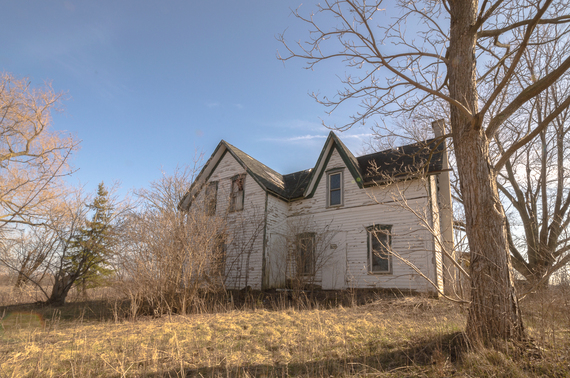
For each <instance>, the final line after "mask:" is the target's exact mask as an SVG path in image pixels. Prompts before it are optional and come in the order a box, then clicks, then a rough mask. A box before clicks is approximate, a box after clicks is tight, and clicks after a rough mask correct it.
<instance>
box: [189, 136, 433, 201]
mask: <svg viewBox="0 0 570 378" xmlns="http://www.w3.org/2000/svg"><path fill="white" fill-rule="evenodd" d="M331 137H332V138H333V142H334V143H335V144H336V147H337V148H338V149H339V152H340V153H341V155H344V156H345V157H346V158H348V159H349V160H350V164H351V165H352V167H353V168H351V169H353V170H356V171H357V172H356V173H355V172H351V173H352V174H353V175H354V174H357V175H358V174H360V175H361V176H362V178H363V179H364V184H374V183H376V184H382V183H383V182H386V181H387V179H389V178H396V179H405V178H409V177H412V176H413V175H415V174H417V173H418V172H421V173H423V174H425V173H432V172H438V171H441V169H442V168H441V167H442V156H443V154H442V153H443V143H442V142H437V141H436V140H434V139H431V140H427V141H425V142H421V143H415V144H410V145H407V146H402V147H398V148H396V149H391V150H386V151H381V152H376V153H373V154H369V155H364V156H360V157H354V155H353V154H352V153H351V152H350V150H349V149H348V148H347V147H346V146H345V145H344V143H342V142H341V141H340V139H338V138H337V137H336V136H335V135H334V134H333V133H331ZM220 145H225V146H226V148H227V150H228V151H229V152H230V153H231V154H232V155H234V157H235V158H236V159H237V160H238V161H239V162H240V164H242V165H243V166H244V168H245V169H246V170H247V172H248V173H249V174H250V175H251V176H252V177H253V179H254V180H256V181H257V182H258V183H259V184H260V185H261V186H262V187H263V188H264V189H265V190H267V191H268V192H271V193H272V194H274V195H277V196H278V197H281V198H283V199H284V200H294V199H297V198H302V197H303V196H304V195H305V190H306V188H307V186H308V185H309V182H310V180H311V179H312V173H313V171H314V169H313V168H312V169H307V170H304V171H299V172H294V173H290V174H288V175H281V174H280V173H278V172H276V171H274V170H273V169H271V168H269V167H268V166H266V165H265V164H263V163H261V162H259V161H257V160H256V159H254V158H252V157H251V156H249V155H248V154H246V153H245V152H243V151H241V150H240V149H238V148H236V147H234V146H232V145H231V144H229V143H227V142H226V141H222V142H221V143H220ZM426 168H427V170H426ZM355 179H356V177H355ZM358 180H360V178H358ZM194 184H195V183H193V184H192V185H194ZM191 188H192V187H191ZM189 192H190V191H189ZM181 203H182V201H181Z"/></svg>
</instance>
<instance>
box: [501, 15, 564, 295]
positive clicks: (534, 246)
mask: <svg viewBox="0 0 570 378" xmlns="http://www.w3.org/2000/svg"><path fill="white" fill-rule="evenodd" d="M559 34H560V31H559V26H558V25H545V26H540V27H539V33H537V36H536V38H537V41H538V42H542V41H546V40H553V41H554V42H553V43H550V44H544V43H536V44H533V45H532V46H531V47H530V48H529V49H528V50H527V52H526V53H525V55H524V60H525V61H527V64H526V66H527V67H530V68H532V71H522V72H517V75H516V77H517V82H516V83H514V86H519V87H525V86H528V85H532V83H533V82H534V81H536V79H537V77H541V76H545V75H548V74H549V73H550V72H551V71H552V70H554V69H556V68H557V67H558V66H559V65H560V64H561V60H562V59H564V58H565V55H566V54H567V53H568V52H570V40H569V39H568V38H558V35H559ZM536 61H540V62H541V64H539V65H538V64H531V62H536ZM569 84H570V74H569V73H566V74H564V75H563V76H562V77H561V78H560V79H559V80H558V81H557V82H556V83H554V84H553V85H551V86H550V87H549V88H547V89H546V90H544V91H543V92H542V93H540V94H539V95H537V96H536V97H535V98H533V99H532V100H531V101H529V102H528V103H527V104H526V105H525V106H523V107H521V108H520V110H519V111H518V112H517V113H515V115H514V116H513V117H512V119H509V120H507V121H506V122H505V128H504V129H503V130H501V132H500V133H497V134H496V135H495V143H496V147H495V149H496V151H495V153H496V154H497V155H498V157H497V159H500V157H501V154H503V153H504V151H505V147H504V145H505V141H509V140H511V139H518V138H520V136H521V133H527V134H528V133H530V132H532V130H534V129H536V128H537V126H538V125H540V124H542V123H543V122H544V120H545V117H547V116H548V115H549V114H552V113H553V112H554V111H555V109H556V108H558V107H559V106H560V104H561V102H563V101H564V100H565V99H566V98H567V97H568V96H569V95H570V89H569ZM569 132H570V112H569V109H568V108H565V109H563V110H562V111H561V112H559V114H558V115H557V116H556V117H552V118H551V120H550V122H549V123H548V124H547V125H546V126H545V127H543V128H541V130H540V132H539V133H538V134H537V135H536V138H535V139H533V140H532V141H531V142H530V143H528V144H526V145H525V146H524V147H522V148H520V149H519V150H518V151H516V152H515V153H514V154H512V155H511V156H510V158H509V159H507V160H505V165H504V169H503V170H502V171H501V172H500V173H499V175H498V185H499V189H500V191H501V194H502V195H503V198H504V201H503V202H504V203H505V205H506V206H507V205H510V206H508V207H507V208H508V209H511V211H510V212H509V213H508V214H507V218H508V223H507V235H508V240H509V246H510V251H511V254H512V257H513V260H512V261H513V266H514V267H515V269H516V270H517V271H518V272H520V273H521V274H522V275H523V276H524V277H525V278H526V279H527V281H528V282H529V283H531V285H530V288H532V287H536V286H543V285H546V284H548V281H549V278H550V276H551V275H552V274H553V273H554V272H555V271H556V270H558V269H561V268H562V267H564V266H565V265H566V264H567V263H568V262H569V261H570V239H569V238H570V235H569V233H568V231H569V229H568V226H569V225H570V212H569V207H570V192H569V190H568V185H569V182H570V175H569V171H568V168H565V167H568V166H569V164H570V159H569V158H570V156H569V155H568V145H569V142H570V140H569ZM507 143H508V142H507Z"/></svg>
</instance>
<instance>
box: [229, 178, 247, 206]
mask: <svg viewBox="0 0 570 378" xmlns="http://www.w3.org/2000/svg"><path fill="white" fill-rule="evenodd" d="M244 183H245V175H239V176H235V177H232V192H231V194H230V211H239V210H243V185H244Z"/></svg>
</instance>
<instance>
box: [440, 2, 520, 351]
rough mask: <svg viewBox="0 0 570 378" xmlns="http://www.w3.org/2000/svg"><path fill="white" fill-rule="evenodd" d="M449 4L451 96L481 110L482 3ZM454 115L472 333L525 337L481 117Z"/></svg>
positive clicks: (454, 111)
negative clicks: (478, 21)
mask: <svg viewBox="0 0 570 378" xmlns="http://www.w3.org/2000/svg"><path fill="white" fill-rule="evenodd" d="M450 8H451V30H450V44H449V54H448V57H449V59H450V63H449V67H448V73H449V83H450V87H449V91H450V96H451V98H453V99H455V100H456V101H458V102H460V103H461V104H463V105H464V106H465V107H466V108H467V109H469V111H470V112H471V113H472V114H477V113H478V105H477V102H478V99H477V89H476V88H477V87H476V80H477V71H476V62H475V43H476V33H477V30H476V29H475V28H474V27H473V25H475V22H476V16H477V8H478V4H477V1H476V0H472V1H469V0H455V1H451V2H450ZM450 115H451V127H452V132H453V144H454V148H455V154H456V160H457V172H458V175H459V180H460V184H461V191H462V196H463V203H464V206H465V217H466V232H467V237H468V240H469V250H470V253H471V264H470V274H471V300H472V302H471V307H470V309H469V316H468V320H467V329H466V331H467V335H468V336H469V337H470V338H471V340H472V341H475V342H479V341H480V342H487V341H492V340H493V339H497V338H503V339H504V338H509V339H520V338H522V337H523V334H524V330H523V326H522V321H521V317H520V311H519V309H518V302H517V298H516V294H515V291H514V286H513V281H512V269H511V263H510V255H509V248H508V243H507V237H506V224H505V216H504V212H503V207H502V205H501V202H500V200H499V194H498V190H497V184H496V180H495V178H496V177H495V172H494V170H493V169H492V167H491V163H490V160H489V145H488V140H487V138H486V136H485V132H484V129H483V127H482V119H477V117H472V116H469V115H467V114H465V113H464V112H461V111H460V110H459V109H458V108H457V107H454V106H453V105H452V106H451V114H450Z"/></svg>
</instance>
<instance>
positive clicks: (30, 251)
mask: <svg viewBox="0 0 570 378" xmlns="http://www.w3.org/2000/svg"><path fill="white" fill-rule="evenodd" d="M9 234H10V235H9V236H7V235H5V237H4V240H3V243H2V245H1V246H0V264H2V265H4V266H6V267H8V268H9V269H10V270H11V271H12V272H15V273H16V282H15V284H14V285H15V287H16V288H22V287H23V286H24V285H26V283H28V282H29V281H30V280H33V281H34V282H42V279H43V278H44V277H45V273H46V271H45V269H44V268H45V263H46V262H47V261H48V260H49V258H50V257H51V253H52V251H53V250H54V245H55V243H56V242H57V239H56V238H55V234H54V233H53V232H51V230H49V229H48V228H46V227H39V226H37V227H30V228H27V229H20V230H18V231H13V232H10V233H9Z"/></svg>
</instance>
